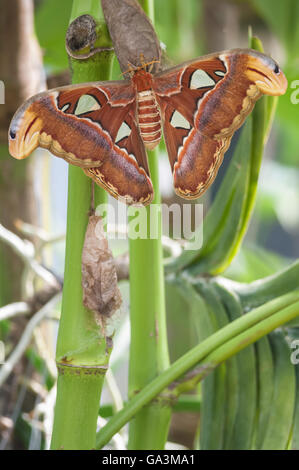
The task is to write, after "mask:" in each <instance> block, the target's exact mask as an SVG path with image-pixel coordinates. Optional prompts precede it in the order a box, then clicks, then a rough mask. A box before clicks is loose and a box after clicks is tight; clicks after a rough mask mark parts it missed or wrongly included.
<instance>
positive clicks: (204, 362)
mask: <svg viewBox="0 0 299 470" xmlns="http://www.w3.org/2000/svg"><path fill="white" fill-rule="evenodd" d="M298 315H299V292H298V291H295V292H292V293H290V294H286V295H284V296H282V297H281V298H278V299H275V300H272V301H270V302H268V303H267V304H265V305H263V306H261V307H258V308H256V309H254V310H252V311H251V312H249V313H247V314H246V315H243V316H242V317H240V318H238V319H237V320H234V321H233V322H231V323H229V324H228V325H226V326H225V327H223V328H221V329H220V330H218V331H217V332H216V333H214V334H212V335H211V336H209V337H208V338H206V339H205V340H204V341H202V342H201V343H200V344H199V345H198V346H196V347H194V348H192V349H191V350H190V351H188V352H187V353H186V354H184V355H183V356H181V357H180V358H179V359H178V360H176V361H175V362H174V363H173V364H172V365H171V366H170V367H169V368H168V369H167V370H165V371H164V372H162V373H161V374H160V375H159V376H158V377H156V378H155V379H154V380H153V381H152V382H151V383H149V384H148V385H146V386H145V387H144V388H143V390H142V391H141V392H140V393H138V394H137V395H136V396H134V397H133V398H131V400H130V401H129V402H128V403H127V404H126V405H125V407H124V408H123V409H122V410H121V411H120V412H119V413H117V414H116V415H115V416H113V417H112V418H111V419H110V421H109V423H108V424H106V426H104V428H102V429H101V431H100V432H99V433H97V441H96V448H98V449H100V448H101V447H103V446H104V445H105V444H106V443H107V442H109V440H110V439H111V437H112V436H113V435H114V434H115V433H116V432H118V431H119V429H121V428H122V427H123V426H124V425H125V424H126V423H127V422H128V421H129V420H130V419H132V417H133V416H134V415H135V414H136V413H138V412H139V410H140V409H141V408H142V407H144V406H145V405H146V404H147V403H150V402H151V401H152V400H153V399H154V398H156V397H157V396H158V395H159V394H161V392H162V391H163V390H165V389H167V387H169V386H170V385H171V384H173V383H174V382H177V383H178V379H179V378H180V377H183V376H184V374H185V373H186V372H187V371H188V370H191V369H193V368H194V367H195V366H196V365H198V364H199V367H198V368H197V369H196V372H197V373H196V375H195V376H194V379H193V381H192V379H191V381H192V383H191V386H192V387H194V385H195V383H197V382H198V381H199V380H201V379H203V378H204V377H205V376H206V375H207V373H209V372H210V371H211V370H213V369H214V368H215V367H216V366H217V365H218V364H220V363H221V362H223V361H224V360H226V359H228V358H229V357H231V356H232V355H233V354H236V353H237V352H239V351H241V350H242V349H244V348H245V347H246V346H248V345H249V344H252V343H253V342H255V341H257V340H258V339H260V338H261V337H263V336H265V335H266V334H268V333H270V331H273V330H274V329H275V328H277V327H279V326H281V325H283V324H284V323H286V322H288V321H290V320H292V319H294V318H296V317H297V316H298ZM188 389H190V381H187V382H185V383H184V382H182V385H181V386H180V385H177V386H176V388H173V387H172V388H170V389H169V392H168V393H169V395H171V396H172V398H174V397H176V396H177V394H179V393H182V392H184V391H185V390H188ZM166 394H167V392H166V393H165V392H163V396H164V395H166ZM156 431H157V430H156Z"/></svg>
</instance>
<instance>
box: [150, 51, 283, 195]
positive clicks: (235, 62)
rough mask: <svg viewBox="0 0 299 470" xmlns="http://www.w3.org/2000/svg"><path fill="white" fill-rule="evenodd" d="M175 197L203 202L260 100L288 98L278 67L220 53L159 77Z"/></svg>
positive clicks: (257, 56) (251, 56)
mask: <svg viewBox="0 0 299 470" xmlns="http://www.w3.org/2000/svg"><path fill="white" fill-rule="evenodd" d="M154 85H155V89H154V91H155V93H156V97H157V101H158V103H159V106H160V108H161V114H162V118H163V129H164V137H165V142H166V146H167V151H168V155H169V160H170V164H171V167H172V171H173V178H174V187H175V191H176V192H177V193H178V194H179V195H180V196H182V197H185V198H190V199H192V198H197V197H199V196H201V195H202V194H203V193H204V192H205V191H206V189H207V188H208V187H209V186H210V184H211V183H212V182H213V180H214V178H215V177H216V175H217V171H218V168H219V166H220V164H221V162H222V160H223V156H224V153H225V151H226V150H227V149H228V147H229V144H230V140H231V137H232V135H233V134H234V132H235V131H236V130H237V129H238V128H239V127H240V126H241V125H242V124H243V122H244V120H245V118H246V117H247V116H248V114H249V113H250V112H251V110H252V108H253V106H254V104H255V102H256V101H257V100H258V98H260V97H261V96H262V94H268V95H281V94H283V93H285V91H286V88H287V81H286V78H285V76H284V74H283V72H282V71H281V70H280V68H279V67H278V65H277V64H276V62H274V60H273V59H271V58H270V57H268V56H266V55H264V54H261V53H258V52H257V51H254V50H251V49H235V50H231V51H224V52H219V53H217V54H211V55H208V56H205V57H202V58H200V59H198V60H195V61H192V62H188V63H186V64H183V65H181V66H179V67H175V68H173V69H170V70H167V71H165V72H162V73H161V74H159V75H156V76H155V80H154Z"/></svg>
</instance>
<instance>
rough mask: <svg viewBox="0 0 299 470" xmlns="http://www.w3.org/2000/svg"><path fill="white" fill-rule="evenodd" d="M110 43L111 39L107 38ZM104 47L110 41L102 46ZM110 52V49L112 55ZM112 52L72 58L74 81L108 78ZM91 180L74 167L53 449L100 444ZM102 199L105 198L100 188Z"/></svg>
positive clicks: (77, 1)
mask: <svg viewBox="0 0 299 470" xmlns="http://www.w3.org/2000/svg"><path fill="white" fill-rule="evenodd" d="M86 7H87V2H86V1H84V0H74V3H73V10H72V17H71V20H73V19H75V18H76V17H77V16H79V15H81V14H84V13H89V14H90V15H92V16H93V17H94V18H95V19H96V20H98V21H99V22H102V23H103V17H102V14H101V10H100V3H99V1H98V0H92V1H91V2H88V9H86ZM103 37H105V41H107V36H103ZM101 45H102V46H103V47H105V46H107V45H109V44H105V43H103V44H101ZM108 54H109V53H108ZM111 60H112V56H111V55H107V53H105V56H104V57H103V56H102V55H101V54H97V56H93V57H91V58H89V59H88V60H74V59H72V64H71V65H72V70H73V83H79V82H87V81H93V80H101V79H102V80H103V79H107V78H108V77H109V74H110V69H111ZM91 191H92V189H91V180H90V179H89V178H87V177H86V176H85V174H84V173H83V171H82V170H81V169H80V168H78V167H75V166H72V165H70V166H69V186H68V215H67V237H66V257H65V278H64V288H63V300H62V312H61V320H60V325H59V332H58V341H57V352H56V359H57V364H58V371H59V377H58V384H57V401H56V408H55V419H54V427H53V436H52V443H51V448H52V449H60V448H63V449H92V448H94V445H95V433H96V423H97V417H98V409H99V401H100V396H101V389H102V385H103V381H104V377H105V371H106V369H107V365H108V360H109V349H108V346H107V343H106V340H105V338H104V337H103V336H102V332H101V330H100V329H99V327H98V325H97V324H96V323H95V320H94V317H93V314H92V313H91V312H90V311H88V310H87V309H86V308H85V307H84V306H83V303H82V287H81V255H82V248H83V243H84V237H85V231H86V227H87V223H88V213H89V210H90V205H91ZM95 199H96V203H98V202H104V201H105V200H106V195H105V193H104V191H101V190H99V191H98V190H97V192H96V197H95Z"/></svg>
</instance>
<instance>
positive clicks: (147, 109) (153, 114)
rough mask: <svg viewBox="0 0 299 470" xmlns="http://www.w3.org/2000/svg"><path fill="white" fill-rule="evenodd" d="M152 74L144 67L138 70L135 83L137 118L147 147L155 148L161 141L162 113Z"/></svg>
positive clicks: (134, 78) (134, 79)
mask: <svg viewBox="0 0 299 470" xmlns="http://www.w3.org/2000/svg"><path fill="white" fill-rule="evenodd" d="M152 80H153V79H152V75H151V74H150V73H149V72H146V71H145V70H143V69H140V70H137V71H136V72H135V74H134V77H133V83H134V86H135V89H136V94H137V120H138V126H139V131H140V135H141V138H142V140H143V143H144V145H145V147H146V148H148V149H149V150H153V149H154V148H155V147H156V146H157V145H158V144H159V142H160V140H161V135H162V129H161V114H160V110H159V106H158V103H157V100H156V97H155V93H154V91H153V90H152Z"/></svg>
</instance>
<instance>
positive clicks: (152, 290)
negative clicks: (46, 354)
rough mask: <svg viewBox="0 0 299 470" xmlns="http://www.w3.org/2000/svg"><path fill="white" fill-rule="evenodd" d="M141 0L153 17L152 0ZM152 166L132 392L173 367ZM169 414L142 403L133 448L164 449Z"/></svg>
mask: <svg viewBox="0 0 299 470" xmlns="http://www.w3.org/2000/svg"><path fill="white" fill-rule="evenodd" d="M140 3H141V4H142V6H143V7H144V9H145V12H146V13H147V14H148V15H149V16H150V17H151V19H152V20H153V2H152V1H151V0H147V1H145V2H140ZM149 167H150V173H151V178H152V181H153V186H154V191H155V199H154V201H153V204H152V206H151V207H147V209H146V222H147V233H148V235H149V230H150V227H151V228H153V226H154V227H155V228H156V229H157V230H156V235H157V237H156V238H155V239H153V238H152V239H151V238H146V239H136V240H132V239H130V317H131V346H130V365H129V396H130V397H132V396H134V395H135V394H136V393H139V392H140V390H142V389H143V388H144V387H145V386H146V385H147V384H148V383H149V382H150V381H151V380H153V379H154V378H155V377H156V376H157V375H158V374H160V373H161V372H162V371H164V370H165V369H167V367H168V366H169V356H168V346H167V331H166V313H165V293H164V271H163V252H162V244H161V208H160V193H159V176H158V152H157V151H152V152H149ZM153 209H154V210H153ZM153 214H154V216H153ZM170 417H171V408H170V404H169V403H168V402H162V401H161V400H160V401H158V402H155V403H151V404H149V405H148V406H146V407H145V408H143V409H142V410H141V411H140V412H139V413H138V414H137V415H136V417H135V419H134V420H133V421H132V422H131V423H130V429H129V444H128V447H129V449H163V448H164V445H165V442H166V439H167V434H168V428H169V423H170Z"/></svg>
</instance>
